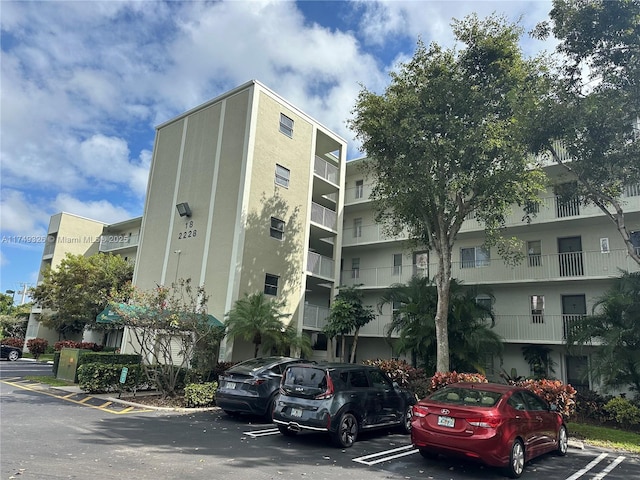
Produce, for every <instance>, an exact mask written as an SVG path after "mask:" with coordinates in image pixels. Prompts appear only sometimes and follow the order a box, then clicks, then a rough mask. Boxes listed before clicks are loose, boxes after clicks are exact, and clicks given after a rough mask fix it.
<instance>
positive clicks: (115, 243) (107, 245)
mask: <svg viewBox="0 0 640 480" xmlns="http://www.w3.org/2000/svg"><path fill="white" fill-rule="evenodd" d="M139 241H140V235H131V236H128V235H117V234H113V235H109V234H105V235H102V236H101V237H100V247H99V250H100V251H101V252H110V251H112V250H118V249H120V248H130V247H137V246H138V243H139Z"/></svg>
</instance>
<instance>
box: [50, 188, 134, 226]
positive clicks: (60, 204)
mask: <svg viewBox="0 0 640 480" xmlns="http://www.w3.org/2000/svg"><path fill="white" fill-rule="evenodd" d="M52 205H53V207H54V209H55V211H57V212H67V213H72V214H74V215H78V216H80V217H84V218H89V219H91V220H98V221H100V222H104V223H118V222H121V221H124V220H127V219H130V218H133V217H134V215H133V214H132V213H131V212H130V211H128V210H127V209H125V208H123V207H118V206H115V205H113V204H112V203H110V202H108V201H106V200H94V201H86V200H81V199H79V198H75V197H72V196H71V195H67V194H60V195H58V196H57V197H56V198H55V200H54V201H53V202H52Z"/></svg>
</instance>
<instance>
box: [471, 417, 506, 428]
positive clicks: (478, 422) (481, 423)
mask: <svg viewBox="0 0 640 480" xmlns="http://www.w3.org/2000/svg"><path fill="white" fill-rule="evenodd" d="M467 422H468V423H469V425H472V426H474V427H482V428H498V427H499V426H500V424H501V423H502V419H501V418H500V417H481V418H467Z"/></svg>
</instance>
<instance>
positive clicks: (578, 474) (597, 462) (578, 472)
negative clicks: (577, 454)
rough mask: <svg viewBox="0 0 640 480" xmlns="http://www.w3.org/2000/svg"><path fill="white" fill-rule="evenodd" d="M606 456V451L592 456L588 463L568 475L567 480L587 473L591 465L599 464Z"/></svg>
mask: <svg viewBox="0 0 640 480" xmlns="http://www.w3.org/2000/svg"><path fill="white" fill-rule="evenodd" d="M606 457H607V454H606V453H601V454H600V455H598V457H596V458H594V459H593V460H592V461H591V462H589V464H588V465H587V466H586V467H584V468H583V469H582V470H578V471H577V472H576V473H574V474H573V475H571V476H570V477H567V480H576V479H577V478H580V477H581V476H582V475H584V474H585V473H587V472H588V471H589V470H591V469H592V468H593V467H595V466H596V465H597V464H599V463H600V462H601V461H602V460H604V459H605V458H606Z"/></svg>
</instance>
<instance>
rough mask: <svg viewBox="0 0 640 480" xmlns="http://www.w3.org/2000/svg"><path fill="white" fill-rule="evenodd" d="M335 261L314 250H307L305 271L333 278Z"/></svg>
mask: <svg viewBox="0 0 640 480" xmlns="http://www.w3.org/2000/svg"><path fill="white" fill-rule="evenodd" d="M334 269H335V262H334V261H333V259H331V258H329V257H325V256H323V255H320V254H318V253H315V252H309V255H308V257H307V272H310V273H312V274H314V275H316V276H321V277H324V278H327V279H333V275H334Z"/></svg>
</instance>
